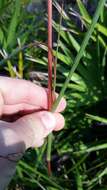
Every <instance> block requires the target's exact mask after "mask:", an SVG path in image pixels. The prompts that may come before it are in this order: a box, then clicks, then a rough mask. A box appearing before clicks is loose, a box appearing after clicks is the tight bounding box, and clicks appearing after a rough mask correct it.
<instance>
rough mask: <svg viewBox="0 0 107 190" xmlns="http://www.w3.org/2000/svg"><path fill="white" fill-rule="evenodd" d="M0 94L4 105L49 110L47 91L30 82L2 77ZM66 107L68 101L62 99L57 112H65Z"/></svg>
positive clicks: (0, 78) (0, 79)
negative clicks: (30, 106) (21, 105)
mask: <svg viewBox="0 0 107 190" xmlns="http://www.w3.org/2000/svg"><path fill="white" fill-rule="evenodd" d="M0 92H1V95H2V97H3V104H4V105H8V106H9V105H12V106H14V105H18V104H23V105H24V104H25V105H32V106H35V108H36V107H38V108H40V109H41V108H43V109H48V92H47V89H46V88H43V87H40V86H37V85H35V84H34V83H32V82H30V81H26V80H22V79H13V78H9V77H0ZM65 107H66V101H65V99H64V98H62V100H61V101H60V103H59V105H58V107H57V109H56V112H61V111H63V110H64V109H65Z"/></svg>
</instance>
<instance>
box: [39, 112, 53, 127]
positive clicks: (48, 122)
mask: <svg viewBox="0 0 107 190" xmlns="http://www.w3.org/2000/svg"><path fill="white" fill-rule="evenodd" d="M41 120H42V123H43V126H44V127H45V129H47V130H52V129H54V128H55V126H56V119H55V116H54V115H53V114H52V113H50V112H44V113H42V116H41Z"/></svg>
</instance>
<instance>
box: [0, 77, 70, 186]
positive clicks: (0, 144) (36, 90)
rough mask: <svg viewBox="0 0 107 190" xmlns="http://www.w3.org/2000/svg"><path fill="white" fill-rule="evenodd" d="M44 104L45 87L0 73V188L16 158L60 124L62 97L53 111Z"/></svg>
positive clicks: (6, 184) (46, 99) (46, 98)
mask: <svg viewBox="0 0 107 190" xmlns="http://www.w3.org/2000/svg"><path fill="white" fill-rule="evenodd" d="M57 96H58V94H56V97H57ZM47 105H48V90H47V89H45V88H42V87H39V86H37V85H35V84H33V83H32V82H29V81H26V80H19V79H12V78H8V77H0V117H1V120H0V171H2V172H0V190H4V189H6V187H7V186H8V184H9V182H10V180H11V178H12V176H13V175H14V173H15V170H16V164H17V162H16V161H18V160H19V159H20V158H21V157H22V156H23V154H24V152H25V151H26V149H28V148H30V147H40V146H42V145H43V143H44V139H45V138H46V137H47V136H48V135H49V133H51V132H52V131H59V130H61V129H62V128H63V127H64V118H63V116H62V115H61V112H62V111H63V110H64V109H65V107H66V101H65V99H64V98H62V100H61V102H60V103H59V106H58V108H57V110H56V112H55V113H51V112H48V110H47V109H48V106H47ZM13 154H15V155H16V156H15V157H14V156H13ZM8 156H9V157H8ZM10 158H11V159H12V160H10ZM13 159H14V160H15V161H13Z"/></svg>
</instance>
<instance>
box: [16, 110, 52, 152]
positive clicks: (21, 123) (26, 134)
mask: <svg viewBox="0 0 107 190" xmlns="http://www.w3.org/2000/svg"><path fill="white" fill-rule="evenodd" d="M13 124H14V130H15V131H16V132H17V135H18V136H19V137H20V140H23V141H24V143H25V146H26V149H27V148H30V147H40V146H41V145H43V143H44V138H45V137H46V136H47V135H48V134H49V133H51V132H52V131H53V130H54V129H55V127H56V118H55V116H54V114H52V113H50V112H47V111H41V112H38V113H33V114H30V115H26V116H24V117H22V118H20V119H18V120H17V121H16V122H14V123H13Z"/></svg>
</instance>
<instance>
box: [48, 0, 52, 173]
mask: <svg viewBox="0 0 107 190" xmlns="http://www.w3.org/2000/svg"><path fill="white" fill-rule="evenodd" d="M52 61H53V55H52V0H48V110H49V111H51V108H52V103H53V100H52ZM48 142H49V143H48V147H47V162H48V173H49V175H51V157H50V152H51V144H52V137H51V136H49V137H48Z"/></svg>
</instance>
